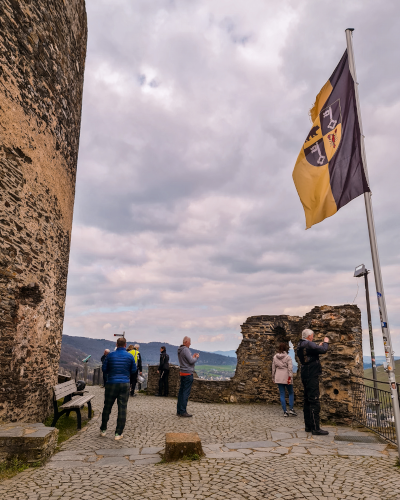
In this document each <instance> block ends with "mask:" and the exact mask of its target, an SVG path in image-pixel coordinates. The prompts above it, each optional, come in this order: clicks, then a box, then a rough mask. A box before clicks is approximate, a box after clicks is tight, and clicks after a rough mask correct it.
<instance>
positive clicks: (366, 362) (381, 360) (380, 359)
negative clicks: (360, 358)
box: [364, 356, 400, 370]
mask: <svg viewBox="0 0 400 500" xmlns="http://www.w3.org/2000/svg"><path fill="white" fill-rule="evenodd" d="M394 359H395V361H396V360H397V359H400V358H399V357H398V356H395V357H394ZM385 361H386V358H385V356H375V363H376V366H381V365H383V363H384V362H385ZM367 368H372V363H371V356H364V370H366V369H367Z"/></svg>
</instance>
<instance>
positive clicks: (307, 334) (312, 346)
mask: <svg viewBox="0 0 400 500" xmlns="http://www.w3.org/2000/svg"><path fill="white" fill-rule="evenodd" d="M313 338H314V332H313V331H312V330H310V329H308V328H307V329H305V330H303V332H302V340H300V342H299V344H298V346H297V356H298V358H299V360H300V363H301V381H302V382H303V387H304V407H303V409H304V423H305V430H306V432H312V433H313V434H314V435H317V436H325V435H327V434H329V432H328V431H324V430H322V429H321V428H320V426H319V412H320V408H321V406H320V403H319V376H320V375H321V373H322V369H321V363H320V361H319V355H320V354H325V353H326V352H327V351H328V347H329V338H328V337H325V338H324V341H323V342H321V343H320V344H319V345H317V344H316V343H315V342H313Z"/></svg>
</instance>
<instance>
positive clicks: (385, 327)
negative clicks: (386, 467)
mask: <svg viewBox="0 0 400 500" xmlns="http://www.w3.org/2000/svg"><path fill="white" fill-rule="evenodd" d="M353 31H354V29H352V28H348V29H347V30H346V41H347V53H348V57H349V68H350V72H351V74H352V76H353V80H354V91H355V96H356V104H357V114H358V121H359V124H360V133H361V157H362V162H363V165H364V172H365V177H366V178H367V182H368V185H369V180H368V170H367V155H366V153H365V145H364V135H363V129H362V122H361V109H360V101H359V97H358V83H357V75H356V66H355V61H354V52H353V40H352V36H353V35H352V32H353ZM364 202H365V210H366V213H367V224H368V233H369V242H370V246H371V256H372V264H373V266H374V277H375V287H376V292H377V297H378V307H379V316H380V320H381V328H382V337H383V344H384V348H385V356H386V363H387V370H386V372H387V374H388V377H389V388H390V391H391V396H392V401H393V413H394V423H395V428H396V435H397V448H398V452H399V459H400V407H399V395H398V392H397V384H396V377H395V365H394V356H393V354H394V352H393V349H392V339H391V337H390V330H389V322H388V315H387V310H386V301H385V293H384V291H383V281H382V273H381V265H380V263H379V254H378V243H377V240H376V234H375V224H374V215H373V211H372V201H371V193H370V192H368V193H364Z"/></svg>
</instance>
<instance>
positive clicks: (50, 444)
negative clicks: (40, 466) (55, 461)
mask: <svg viewBox="0 0 400 500" xmlns="http://www.w3.org/2000/svg"><path fill="white" fill-rule="evenodd" d="M57 438H58V429H56V428H55V427H45V425H44V424H40V423H39V424H27V423H11V424H5V425H1V426H0V455H1V456H3V457H5V458H6V459H11V458H19V459H20V460H23V461H24V462H27V463H35V462H45V461H46V460H47V459H48V458H49V457H51V455H52V454H53V453H54V450H55V448H56V446H57Z"/></svg>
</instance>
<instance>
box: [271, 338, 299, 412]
mask: <svg viewBox="0 0 400 500" xmlns="http://www.w3.org/2000/svg"><path fill="white" fill-rule="evenodd" d="M288 351H289V346H288V344H285V343H284V342H281V343H280V344H279V348H278V353H277V354H275V356H274V359H273V361H272V379H273V381H274V382H275V384H278V387H279V397H280V400H281V405H282V409H283V416H284V417H288V416H289V415H293V416H294V417H297V413H296V412H295V411H294V410H293V405H294V393H293V363H292V358H291V357H290V356H289V354H288ZM285 389H287V391H288V394H289V413H288V412H287V410H286V392H285Z"/></svg>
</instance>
